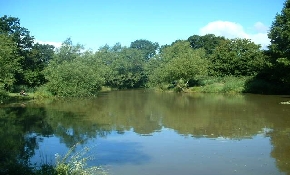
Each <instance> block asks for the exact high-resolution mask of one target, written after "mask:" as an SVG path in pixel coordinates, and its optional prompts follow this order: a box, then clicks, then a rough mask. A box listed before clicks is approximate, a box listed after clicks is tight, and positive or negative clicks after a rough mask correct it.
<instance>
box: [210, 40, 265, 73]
mask: <svg viewBox="0 0 290 175" xmlns="http://www.w3.org/2000/svg"><path fill="white" fill-rule="evenodd" d="M210 60H211V75H214V76H252V75H256V74H257V73H258V72H260V71H261V70H262V69H263V68H264V66H265V64H266V63H265V59H264V56H263V53H262V51H261V50H260V46H259V45H256V44H255V43H253V42H251V41H250V40H248V39H231V40H225V41H223V42H222V43H221V44H220V45H219V46H217V47H216V49H215V50H214V51H213V54H212V55H211V56H210Z"/></svg>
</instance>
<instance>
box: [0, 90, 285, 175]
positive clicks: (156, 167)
mask: <svg viewBox="0 0 290 175" xmlns="http://www.w3.org/2000/svg"><path fill="white" fill-rule="evenodd" d="M287 100H289V96H265V95H251V94H245V95H222V94H175V93H161V92H152V91H146V90H128V91H114V92H109V93H102V94H100V95H99V96H98V97H97V98H91V99H67V100H57V101H49V102H46V103H36V102H23V103H22V104H10V105H6V106H2V107H1V108H0V128H1V129H0V139H1V140H2V143H4V144H2V145H1V148H0V149H1V150H4V151H3V152H2V153H1V154H2V155H0V157H3V156H4V157H6V159H3V158H2V159H1V160H0V163H1V161H2V165H3V161H7V160H8V159H9V160H10V159H11V160H14V159H16V158H17V159H23V160H30V161H31V162H33V163H37V164H41V163H45V162H51V163H54V161H55V159H54V156H55V154H56V153H58V154H60V155H63V154H65V153H66V152H67V150H68V149H69V148H70V147H72V146H73V145H75V144H76V143H79V146H78V148H77V149H78V150H80V149H82V148H84V147H86V146H88V147H89V148H90V152H89V155H93V156H94V157H95V159H94V160H92V161H90V162H89V165H102V166H103V167H105V168H106V169H107V170H108V172H109V173H110V174H113V175H125V174H126V175H128V174H132V175H133V174H138V175H147V174H148V175H149V174H150V175H151V174H155V175H165V174H166V175H176V174H183V175H191V174H209V175H212V174H216V175H218V174H220V175H227V174H241V175H242V174H243V175H244V174H290V113H289V112H290V105H281V104H279V103H280V102H281V101H287Z"/></svg>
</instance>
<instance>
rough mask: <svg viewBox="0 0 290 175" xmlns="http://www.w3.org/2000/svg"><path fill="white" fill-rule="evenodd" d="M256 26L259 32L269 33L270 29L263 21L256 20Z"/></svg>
mask: <svg viewBox="0 0 290 175" xmlns="http://www.w3.org/2000/svg"><path fill="white" fill-rule="evenodd" d="M254 28H255V30H256V31H257V32H259V33H267V32H268V30H269V28H268V27H267V26H265V25H264V24H263V23H261V22H256V24H255V25H254Z"/></svg>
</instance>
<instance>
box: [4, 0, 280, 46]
mask: <svg viewBox="0 0 290 175" xmlns="http://www.w3.org/2000/svg"><path fill="white" fill-rule="evenodd" d="M284 2H285V0H0V16H1V17H2V16H4V15H7V16H11V17H17V18H19V19H20V24H21V26H22V27H25V28H27V29H28V30H29V31H30V34H31V35H32V36H34V38H35V41H36V42H39V43H42V44H52V45H55V46H57V47H59V46H60V45H61V43H62V42H63V41H65V40H66V39H67V38H71V40H72V41H73V44H77V43H79V44H82V45H84V46H85V48H86V49H92V50H95V51H96V50H98V49H99V48H100V47H102V46H104V45H106V44H108V45H109V46H114V45H115V44H116V43H120V44H121V45H122V46H130V43H131V42H133V41H135V40H138V39H146V40H149V41H151V42H158V43H159V45H165V44H171V43H172V42H174V41H176V40H179V39H181V40H185V39H187V38H188V37H190V36H192V35H200V36H202V35H205V34H209V33H211V34H215V35H216V36H225V37H226V38H230V39H232V38H248V39H251V40H252V41H253V42H255V43H257V44H261V46H262V48H266V46H267V45H269V44H270V40H269V39H268V37H267V33H268V31H269V29H270V27H271V25H272V22H273V21H274V19H275V16H276V14H277V13H280V12H281V10H282V8H283V4H284Z"/></svg>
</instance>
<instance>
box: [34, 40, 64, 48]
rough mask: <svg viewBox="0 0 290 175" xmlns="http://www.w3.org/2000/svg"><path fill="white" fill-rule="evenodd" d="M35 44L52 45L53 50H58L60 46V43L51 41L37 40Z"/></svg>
mask: <svg viewBox="0 0 290 175" xmlns="http://www.w3.org/2000/svg"><path fill="white" fill-rule="evenodd" d="M35 43H39V44H49V45H53V46H54V47H55V48H59V47H60V46H61V44H62V42H53V41H39V40H35Z"/></svg>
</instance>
